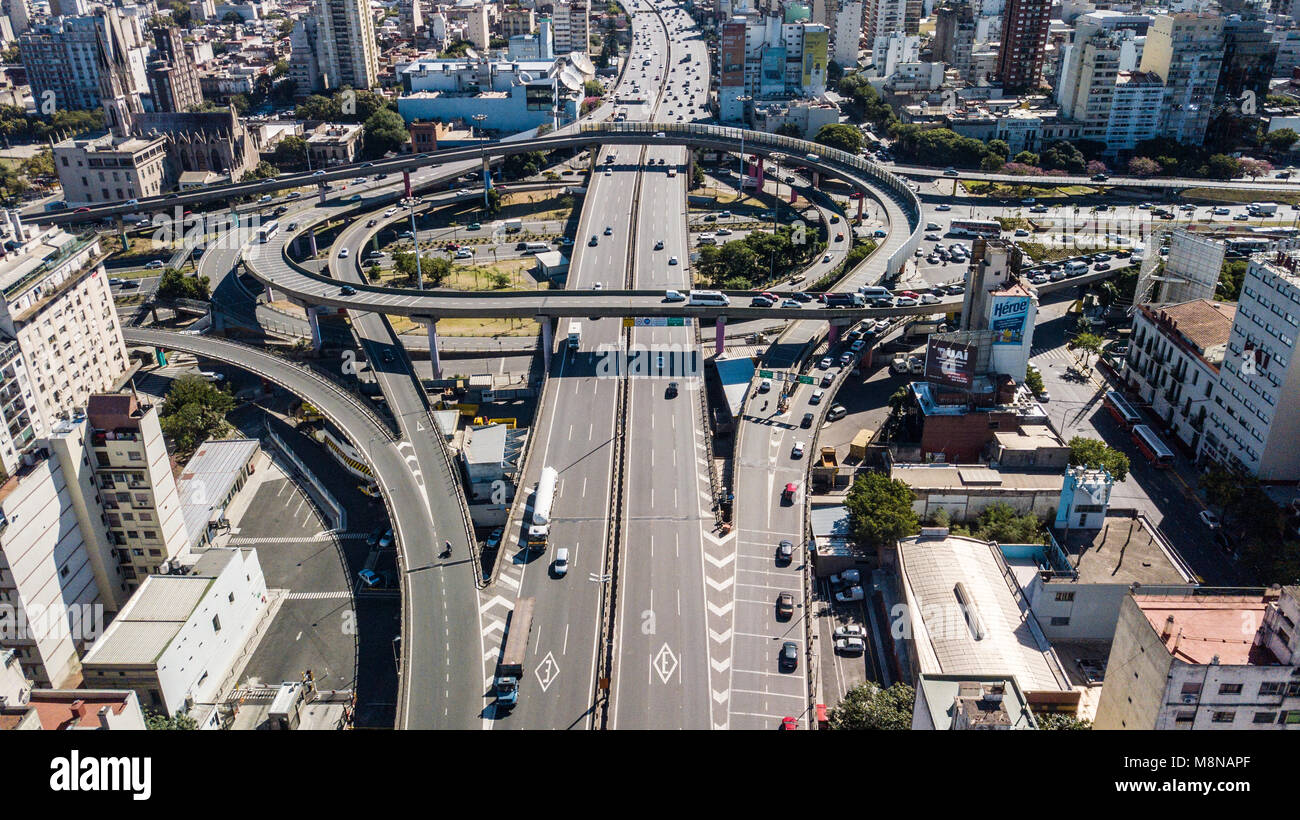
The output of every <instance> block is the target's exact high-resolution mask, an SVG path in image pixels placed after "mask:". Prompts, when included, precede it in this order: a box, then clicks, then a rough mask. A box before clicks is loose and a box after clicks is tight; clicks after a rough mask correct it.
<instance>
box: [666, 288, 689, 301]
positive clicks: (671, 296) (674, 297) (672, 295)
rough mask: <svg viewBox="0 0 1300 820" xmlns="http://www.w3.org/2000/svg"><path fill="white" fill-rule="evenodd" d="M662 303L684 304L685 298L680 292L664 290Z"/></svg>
mask: <svg viewBox="0 0 1300 820" xmlns="http://www.w3.org/2000/svg"><path fill="white" fill-rule="evenodd" d="M664 301H665V302H685V301H686V297H685V296H684V295H683V294H682V293H681V292H679V291H675V290H666V291H664Z"/></svg>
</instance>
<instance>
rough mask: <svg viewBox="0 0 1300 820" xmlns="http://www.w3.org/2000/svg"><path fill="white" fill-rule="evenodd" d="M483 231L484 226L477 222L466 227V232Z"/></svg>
mask: <svg viewBox="0 0 1300 820" xmlns="http://www.w3.org/2000/svg"><path fill="white" fill-rule="evenodd" d="M482 229H483V226H482V225H480V224H479V223H477V222H471V223H469V224H468V225H466V226H465V230H467V231H480V230H482Z"/></svg>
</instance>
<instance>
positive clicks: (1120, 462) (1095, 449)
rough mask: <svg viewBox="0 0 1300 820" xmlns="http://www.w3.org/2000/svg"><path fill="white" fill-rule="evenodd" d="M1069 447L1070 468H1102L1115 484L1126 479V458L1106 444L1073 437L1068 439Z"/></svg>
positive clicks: (1097, 440)
mask: <svg viewBox="0 0 1300 820" xmlns="http://www.w3.org/2000/svg"><path fill="white" fill-rule="evenodd" d="M1069 447H1070V466H1072V467H1078V466H1084V467H1088V468H1090V469H1094V470H1095V469H1098V468H1102V467H1104V468H1105V469H1106V472H1108V473H1110V475H1111V477H1112V478H1114V479H1115V481H1117V482H1119V481H1123V480H1124V479H1126V478H1128V468H1129V461H1128V456H1126V455H1124V454H1123V453H1121V452H1120V451H1119V450H1116V449H1115V448H1114V447H1110V446H1108V445H1107V444H1106V442H1104V441H1102V440H1100V439H1095V438H1085V437H1083V436H1075V437H1074V438H1072V439H1070V442H1069Z"/></svg>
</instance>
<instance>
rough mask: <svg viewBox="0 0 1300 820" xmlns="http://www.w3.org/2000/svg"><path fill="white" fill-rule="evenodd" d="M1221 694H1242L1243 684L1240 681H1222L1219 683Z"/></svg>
mask: <svg viewBox="0 0 1300 820" xmlns="http://www.w3.org/2000/svg"><path fill="white" fill-rule="evenodd" d="M1219 694H1220V695H1240V694H1241V684H1240V683H1221V684H1219Z"/></svg>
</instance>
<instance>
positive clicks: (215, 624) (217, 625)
mask: <svg viewBox="0 0 1300 820" xmlns="http://www.w3.org/2000/svg"><path fill="white" fill-rule="evenodd" d="M212 631H213V632H220V631H221V616H220V615H213V616H212Z"/></svg>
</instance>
